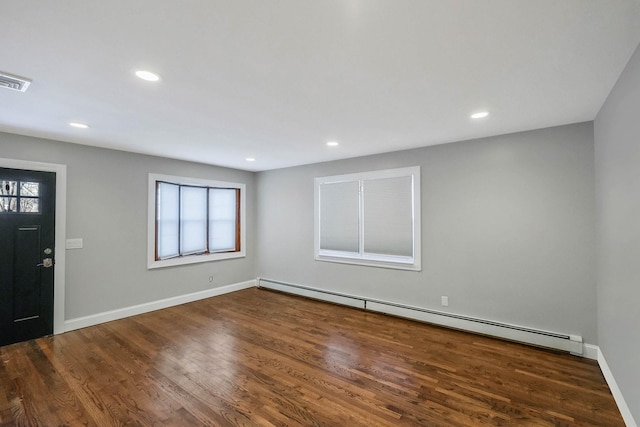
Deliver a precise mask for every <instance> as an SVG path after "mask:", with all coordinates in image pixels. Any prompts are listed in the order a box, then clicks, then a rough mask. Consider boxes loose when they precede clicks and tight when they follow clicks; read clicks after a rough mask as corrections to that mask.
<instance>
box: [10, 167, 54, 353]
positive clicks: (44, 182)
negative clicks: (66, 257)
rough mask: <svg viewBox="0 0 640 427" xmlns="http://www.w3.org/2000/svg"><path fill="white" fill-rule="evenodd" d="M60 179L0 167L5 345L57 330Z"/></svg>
mask: <svg viewBox="0 0 640 427" xmlns="http://www.w3.org/2000/svg"><path fill="white" fill-rule="evenodd" d="M55 181H56V175H55V173H53V172H38V171H27V170H18V169H4V168H0V345H7V344H12V343H15V342H19V341H25V340H29V339H32V338H38V337H42V336H44V335H50V334H52V333H53V270H54V266H53V264H54V259H55V253H54V224H55V218H54V214H55Z"/></svg>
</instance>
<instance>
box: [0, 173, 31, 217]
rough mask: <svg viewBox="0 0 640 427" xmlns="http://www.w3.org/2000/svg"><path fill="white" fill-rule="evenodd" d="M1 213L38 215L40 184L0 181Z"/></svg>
mask: <svg viewBox="0 0 640 427" xmlns="http://www.w3.org/2000/svg"><path fill="white" fill-rule="evenodd" d="M2 213H40V183H38V182H27V181H10V180H5V179H0V214H2Z"/></svg>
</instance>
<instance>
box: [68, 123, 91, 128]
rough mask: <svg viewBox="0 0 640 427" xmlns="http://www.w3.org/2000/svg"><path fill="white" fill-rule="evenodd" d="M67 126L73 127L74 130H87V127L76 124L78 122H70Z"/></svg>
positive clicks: (82, 124)
mask: <svg viewBox="0 0 640 427" xmlns="http://www.w3.org/2000/svg"><path fill="white" fill-rule="evenodd" d="M69 126H73V127H74V128H78V129H87V128H89V126H88V125H85V124H84V123H78V122H71V123H69Z"/></svg>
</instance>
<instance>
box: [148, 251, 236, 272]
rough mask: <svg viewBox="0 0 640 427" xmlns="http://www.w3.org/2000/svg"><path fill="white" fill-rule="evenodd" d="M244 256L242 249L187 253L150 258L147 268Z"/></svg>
mask: <svg viewBox="0 0 640 427" xmlns="http://www.w3.org/2000/svg"><path fill="white" fill-rule="evenodd" d="M244 257H246V253H245V251H240V252H223V253H213V254H202V255H186V256H182V257H176V258H169V259H163V260H160V261H156V260H154V259H150V260H148V261H147V269H149V270H151V269H154V268H162V267H173V266H177V265H186V264H198V263H201V262H212V261H222V260H225V259H234V258H244Z"/></svg>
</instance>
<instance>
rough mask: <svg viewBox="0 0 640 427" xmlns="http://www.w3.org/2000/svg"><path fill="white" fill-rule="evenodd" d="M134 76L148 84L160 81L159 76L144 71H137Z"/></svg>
mask: <svg viewBox="0 0 640 427" xmlns="http://www.w3.org/2000/svg"><path fill="white" fill-rule="evenodd" d="M136 76H138V77H140V78H141V79H142V80H146V81H148V82H157V81H158V80H160V76H159V75H157V74H156V73H152V72H151V71H146V70H138V71H136Z"/></svg>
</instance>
